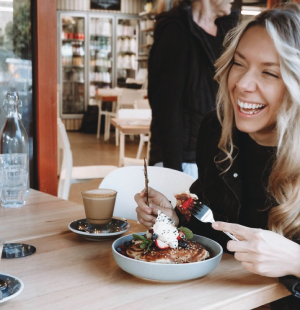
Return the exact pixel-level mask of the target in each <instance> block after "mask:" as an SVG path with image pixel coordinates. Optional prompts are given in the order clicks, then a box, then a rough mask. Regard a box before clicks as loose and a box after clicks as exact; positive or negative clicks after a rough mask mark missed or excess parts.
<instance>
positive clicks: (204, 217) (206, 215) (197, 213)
mask: <svg viewBox="0 0 300 310" xmlns="http://www.w3.org/2000/svg"><path fill="white" fill-rule="evenodd" d="M190 211H191V214H192V215H193V216H194V217H195V218H196V219H197V220H199V221H201V222H203V223H214V222H215V219H214V216H213V213H212V211H211V209H210V208H209V207H208V206H207V205H205V204H204V203H202V202H194V207H193V208H191V209H190ZM223 233H224V234H226V235H227V236H228V237H229V238H231V239H232V240H235V241H239V240H238V239H237V238H236V237H234V236H233V235H232V234H231V233H229V232H226V231H223Z"/></svg>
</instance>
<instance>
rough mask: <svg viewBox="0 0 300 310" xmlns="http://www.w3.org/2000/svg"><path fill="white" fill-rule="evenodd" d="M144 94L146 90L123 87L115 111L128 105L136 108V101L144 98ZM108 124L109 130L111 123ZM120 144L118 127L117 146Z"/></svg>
mask: <svg viewBox="0 0 300 310" xmlns="http://www.w3.org/2000/svg"><path fill="white" fill-rule="evenodd" d="M144 96H145V90H140V89H138V90H137V89H130V88H123V89H122V93H121V94H120V96H119V97H118V102H117V106H116V111H115V113H116V114H117V113H118V111H119V109H122V108H126V107H127V108H134V106H135V102H136V101H137V100H141V99H143V98H144ZM115 117H116V116H115ZM107 126H109V127H108V129H107V130H109V129H110V123H109V124H108V125H107ZM118 145H119V130H118V129H116V146H118Z"/></svg>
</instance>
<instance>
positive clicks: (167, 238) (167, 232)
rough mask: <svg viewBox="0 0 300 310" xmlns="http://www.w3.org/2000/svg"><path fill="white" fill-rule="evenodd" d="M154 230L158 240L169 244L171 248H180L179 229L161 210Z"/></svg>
mask: <svg viewBox="0 0 300 310" xmlns="http://www.w3.org/2000/svg"><path fill="white" fill-rule="evenodd" d="M152 229H153V234H156V235H157V239H158V240H160V241H162V242H164V243H166V244H168V245H169V247H170V248H173V249H175V248H178V240H177V237H178V235H179V233H178V229H177V227H176V226H175V223H174V221H172V220H171V218H170V217H168V216H167V215H165V214H164V213H162V212H161V211H160V210H158V216H157V218H156V221H155V224H154V225H153V227H152Z"/></svg>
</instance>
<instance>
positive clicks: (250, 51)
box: [228, 26, 286, 146]
mask: <svg viewBox="0 0 300 310" xmlns="http://www.w3.org/2000/svg"><path fill="white" fill-rule="evenodd" d="M228 89H229V93H230V99H231V102H232V105H233V109H234V115H235V123H236V126H237V128H238V129H239V130H240V131H243V132H247V133H249V135H250V137H251V138H252V139H253V140H255V141H256V142H257V143H259V144H261V145H267V146H276V118H277V113H278V110H279V108H280V105H281V104H282V101H283V98H284V95H285V93H286V87H285V84H284V82H283V80H282V77H281V71H280V65H279V56H278V53H277V51H276V49H275V46H274V43H273V41H272V39H271V37H270V36H269V34H268V32H267V30H266V29H265V28H263V27H259V26H254V27H251V28H249V29H248V30H247V31H246V32H245V33H244V35H243V36H242V38H241V40H240V42H239V44H238V47H237V49H236V52H235V55H234V60H233V65H232V68H231V70H230V73H229V77H228Z"/></svg>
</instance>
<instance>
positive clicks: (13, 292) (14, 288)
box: [0, 274, 24, 303]
mask: <svg viewBox="0 0 300 310" xmlns="http://www.w3.org/2000/svg"><path fill="white" fill-rule="evenodd" d="M0 279H1V280H4V281H5V282H6V283H7V288H6V289H5V290H4V291H2V293H3V299H1V300H0V303H2V302H6V301H8V300H10V299H13V298H15V297H17V296H18V295H19V294H20V293H21V292H22V291H23V289H24V283H23V282H22V280H20V279H18V278H16V277H14V276H11V275H8V274H0Z"/></svg>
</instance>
